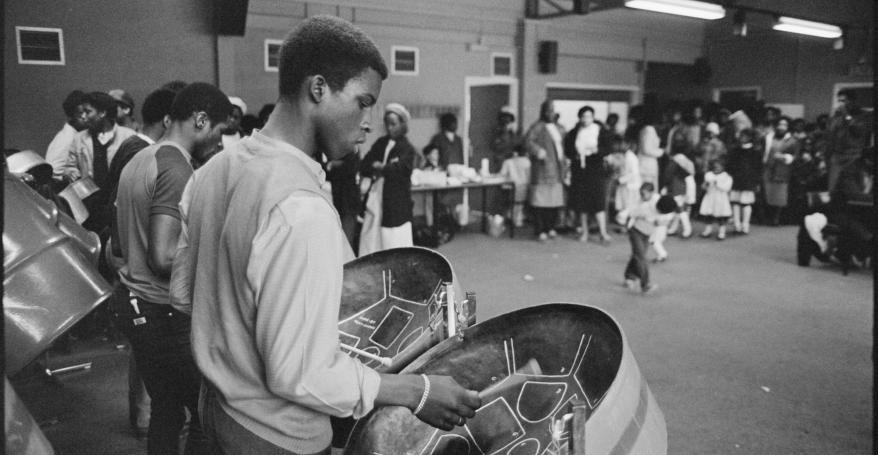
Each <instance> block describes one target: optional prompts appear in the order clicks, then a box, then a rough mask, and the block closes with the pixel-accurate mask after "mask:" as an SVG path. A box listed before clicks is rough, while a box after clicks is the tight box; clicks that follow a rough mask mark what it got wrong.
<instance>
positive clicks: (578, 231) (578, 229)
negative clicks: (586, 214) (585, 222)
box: [576, 226, 582, 234]
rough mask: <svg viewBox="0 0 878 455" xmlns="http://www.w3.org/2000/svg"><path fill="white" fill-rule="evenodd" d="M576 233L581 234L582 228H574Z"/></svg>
mask: <svg viewBox="0 0 878 455" xmlns="http://www.w3.org/2000/svg"><path fill="white" fill-rule="evenodd" d="M576 233H577V234H582V226H576Z"/></svg>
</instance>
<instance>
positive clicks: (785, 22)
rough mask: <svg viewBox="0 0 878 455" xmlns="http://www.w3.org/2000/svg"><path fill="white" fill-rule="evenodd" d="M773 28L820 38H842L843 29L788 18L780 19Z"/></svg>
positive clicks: (782, 17)
mask: <svg viewBox="0 0 878 455" xmlns="http://www.w3.org/2000/svg"><path fill="white" fill-rule="evenodd" d="M773 28H774V29H775V30H781V31H784V32H790V33H799V34H802V35H811V36H818V37H820V38H840V37H841V28H840V27H837V26H835V25H830V24H824V23H822V22H811V21H803V20H802V19H794V18H792V17H786V16H781V17H780V18H778V20H777V23H775V24H774V27H773Z"/></svg>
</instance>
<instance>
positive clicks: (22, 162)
mask: <svg viewBox="0 0 878 455" xmlns="http://www.w3.org/2000/svg"><path fill="white" fill-rule="evenodd" d="M6 167H7V168H8V169H9V172H13V173H16V174H22V173H28V174H30V175H32V176H33V178H34V180H35V181H36V183H37V184H40V185H42V184H44V183H48V182H49V181H51V180H52V172H53V170H52V165H51V164H49V163H48V162H46V160H45V159H43V157H41V156H40V155H38V154H37V153H36V152H34V151H33V150H22V151H20V152H18V153H14V154H12V155H9V156H7V157H6Z"/></svg>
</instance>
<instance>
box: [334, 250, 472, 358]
mask: <svg viewBox="0 0 878 455" xmlns="http://www.w3.org/2000/svg"><path fill="white" fill-rule="evenodd" d="M449 282H450V283H455V287H459V285H458V284H457V283H456V280H455V276H454V272H453V271H452V269H451V264H449V263H448V261H447V260H446V259H445V257H444V256H442V255H441V254H439V253H437V252H436V251H433V250H430V249H427V248H419V247H410V248H395V249H391V250H384V251H378V252H375V253H372V254H369V255H366V256H363V257H361V258H358V259H355V260H353V261H351V262H349V263H347V264H345V266H344V287H343V289H342V297H341V310H340V313H339V323H338V330H339V340H340V341H341V342H342V343H343V344H345V345H348V346H352V347H354V348H357V349H361V350H363V351H366V352H369V353H371V354H374V355H378V356H382V357H390V358H392V359H393V363H392V365H390V366H382V365H381V364H380V363H379V362H378V361H376V360H373V359H370V358H367V357H364V356H357V357H358V358H359V359H360V360H361V361H362V362H363V363H365V364H367V365H369V366H371V367H373V368H375V369H377V370H379V371H382V372H396V371H399V370H400V369H402V367H404V366H406V365H408V363H409V362H411V361H412V360H413V359H414V358H415V357H417V356H418V355H420V354H421V353H423V352H424V351H426V350H427V349H429V348H431V347H432V346H434V345H435V344H436V343H438V342H439V341H441V340H443V339H445V338H446V335H445V315H444V309H443V307H442V304H443V301H442V299H443V297H442V296H443V292H444V290H445V289H444V286H443V284H444V283H449ZM455 295H457V296H461V297H462V293H460V292H455ZM355 356H356V355H355Z"/></svg>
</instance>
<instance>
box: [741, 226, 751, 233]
mask: <svg viewBox="0 0 878 455" xmlns="http://www.w3.org/2000/svg"><path fill="white" fill-rule="evenodd" d="M749 233H750V225H749V224H745V225H744V226H742V227H741V234H744V235H747V234H749Z"/></svg>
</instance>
